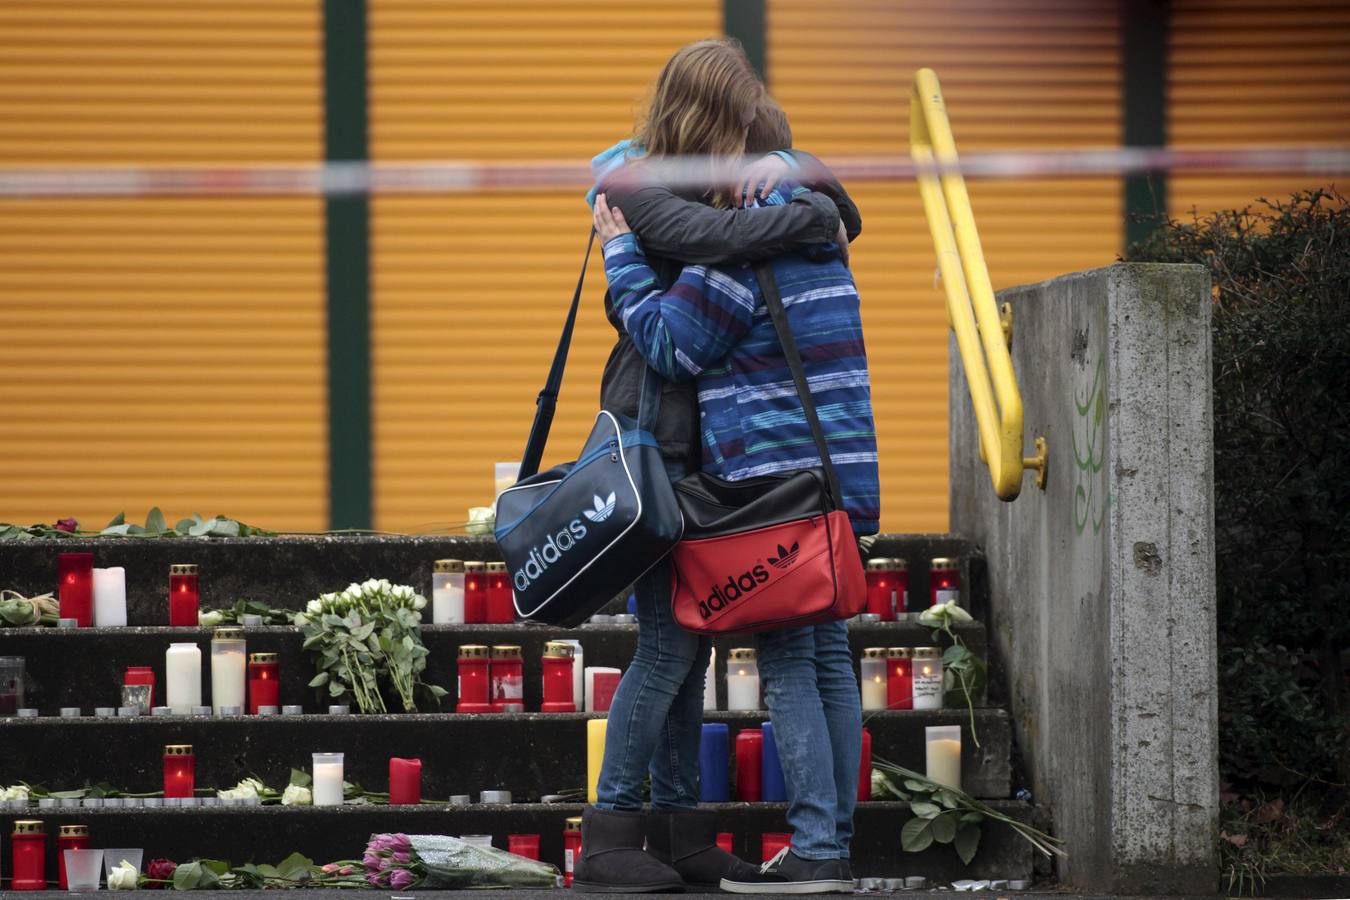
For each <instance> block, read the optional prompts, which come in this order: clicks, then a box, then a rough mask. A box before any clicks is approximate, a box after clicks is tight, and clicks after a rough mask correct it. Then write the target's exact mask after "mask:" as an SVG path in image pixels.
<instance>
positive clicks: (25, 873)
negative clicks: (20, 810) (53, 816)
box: [9, 819, 47, 891]
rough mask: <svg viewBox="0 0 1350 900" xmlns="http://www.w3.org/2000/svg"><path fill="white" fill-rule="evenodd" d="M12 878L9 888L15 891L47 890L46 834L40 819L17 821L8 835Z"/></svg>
mask: <svg viewBox="0 0 1350 900" xmlns="http://www.w3.org/2000/svg"><path fill="white" fill-rule="evenodd" d="M9 841H10V850H11V852H12V854H13V855H12V861H11V863H10V865H11V868H12V869H13V877H12V878H11V879H10V883H9V886H10V887H11V888H13V889H14V890H16V891H45V890H46V889H47V866H46V863H47V832H46V829H45V828H44V827H43V825H42V821H41V820H40V819H19V820H18V821H16V822H15V823H14V831H13V833H12V834H11V835H10V838H9Z"/></svg>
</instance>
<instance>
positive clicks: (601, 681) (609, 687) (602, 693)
mask: <svg viewBox="0 0 1350 900" xmlns="http://www.w3.org/2000/svg"><path fill="white" fill-rule="evenodd" d="M592 671H594V672H595V677H594V679H593V680H594V682H595V686H594V689H595V693H594V697H593V706H592V708H591V710H590V711H591V712H598V713H607V712H609V708H610V707H611V706H613V705H614V695H615V694H616V693H618V690H619V683H620V682H621V681H622V680H623V673H622V672H620V671H619V670H618V669H594V670H592Z"/></svg>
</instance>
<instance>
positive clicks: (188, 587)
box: [169, 563, 201, 628]
mask: <svg viewBox="0 0 1350 900" xmlns="http://www.w3.org/2000/svg"><path fill="white" fill-rule="evenodd" d="M200 606H201V583H200V581H199V580H198V578H197V566H196V565H194V564H192V563H174V564H173V565H171V566H169V624H170V625H173V626H176V627H180V628H196V627H197V610H198V607H200Z"/></svg>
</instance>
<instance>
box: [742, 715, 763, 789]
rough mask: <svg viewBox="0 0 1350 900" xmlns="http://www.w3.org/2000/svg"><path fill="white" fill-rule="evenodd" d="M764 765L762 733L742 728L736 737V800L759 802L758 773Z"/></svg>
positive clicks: (759, 785)
mask: <svg viewBox="0 0 1350 900" xmlns="http://www.w3.org/2000/svg"><path fill="white" fill-rule="evenodd" d="M763 763H764V732H762V731H760V730H759V729H758V728H743V729H741V731H740V733H739V734H737V735H736V799H737V800H739V801H741V802H742V803H758V802H759V800H760V790H761V784H760V773H761V771H762V766H763Z"/></svg>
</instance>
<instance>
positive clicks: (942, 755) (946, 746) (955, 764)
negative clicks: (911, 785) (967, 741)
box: [923, 725, 961, 791]
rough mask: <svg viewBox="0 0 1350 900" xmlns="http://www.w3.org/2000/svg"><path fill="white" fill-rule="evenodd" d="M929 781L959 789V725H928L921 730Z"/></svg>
mask: <svg viewBox="0 0 1350 900" xmlns="http://www.w3.org/2000/svg"><path fill="white" fill-rule="evenodd" d="M923 733H924V749H925V751H926V756H927V764H928V770H927V772H926V773H925V774H926V775H927V776H928V780H929V781H934V782H937V783H938V784H945V785H946V786H947V787H954V788H956V789H957V790H958V791H959V790H960V789H961V726H960V725H929V726H927V727H926V728H924V730H923Z"/></svg>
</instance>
